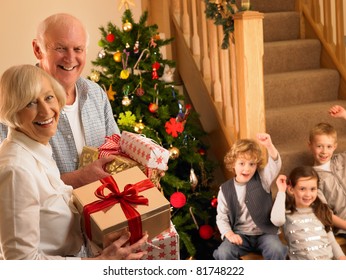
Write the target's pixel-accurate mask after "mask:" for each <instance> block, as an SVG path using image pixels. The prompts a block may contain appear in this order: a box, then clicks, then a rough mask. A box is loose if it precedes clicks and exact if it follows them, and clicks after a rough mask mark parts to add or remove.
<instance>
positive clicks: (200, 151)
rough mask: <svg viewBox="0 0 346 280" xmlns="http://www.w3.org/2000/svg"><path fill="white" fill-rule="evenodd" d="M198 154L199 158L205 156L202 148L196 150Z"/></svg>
mask: <svg viewBox="0 0 346 280" xmlns="http://www.w3.org/2000/svg"><path fill="white" fill-rule="evenodd" d="M198 153H199V154H200V155H201V156H205V150H204V149H203V148H199V149H198Z"/></svg>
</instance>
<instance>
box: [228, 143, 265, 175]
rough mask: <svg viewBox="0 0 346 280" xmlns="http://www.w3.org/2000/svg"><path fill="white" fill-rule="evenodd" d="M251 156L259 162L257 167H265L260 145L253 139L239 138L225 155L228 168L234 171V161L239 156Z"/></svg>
mask: <svg viewBox="0 0 346 280" xmlns="http://www.w3.org/2000/svg"><path fill="white" fill-rule="evenodd" d="M242 156H244V157H249V158H251V159H254V160H255V161H256V162H257V168H263V162H264V161H263V158H262V151H261V148H260V146H259V145H258V144H257V142H256V141H254V140H251V139H240V140H237V141H236V142H235V143H234V144H233V146H232V147H231V149H230V150H229V151H228V152H227V154H226V155H225V157H224V163H225V167H226V168H227V170H229V171H231V172H233V171H234V170H233V169H234V168H233V167H234V163H235V162H236V160H237V158H239V157H242Z"/></svg>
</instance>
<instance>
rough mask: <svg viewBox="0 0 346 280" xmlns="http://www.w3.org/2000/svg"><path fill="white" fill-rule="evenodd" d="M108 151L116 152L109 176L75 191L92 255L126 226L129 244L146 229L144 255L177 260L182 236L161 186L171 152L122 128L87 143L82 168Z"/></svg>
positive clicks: (107, 153) (138, 237) (76, 202)
mask: <svg viewBox="0 0 346 280" xmlns="http://www.w3.org/2000/svg"><path fill="white" fill-rule="evenodd" d="M107 155H114V156H115V160H113V161H112V162H110V163H109V164H107V166H105V169H106V171H107V172H108V173H110V176H109V177H107V178H104V179H102V180H100V181H96V182H93V183H91V184H88V185H85V186H83V187H80V188H78V189H75V190H73V202H74V204H75V206H76V208H77V209H78V211H79V212H80V213H81V215H82V221H83V225H82V226H83V230H84V232H85V235H86V236H87V238H88V241H89V244H90V248H91V251H92V253H94V254H97V253H98V252H99V251H100V250H102V248H104V246H106V245H107V240H109V239H111V237H112V236H115V235H116V234H117V233H120V232H121V231H123V230H124V229H128V230H129V231H130V232H131V238H130V243H134V242H136V241H137V240H139V239H140V238H141V237H142V236H143V233H144V232H147V233H148V235H149V240H148V242H147V243H146V245H145V247H144V248H143V250H146V251H147V252H148V254H147V255H145V256H144V257H143V259H147V260H178V259H179V235H178V234H177V232H176V230H175V228H174V225H173V224H172V222H171V220H170V218H171V216H170V208H171V207H170V203H169V201H168V200H167V199H166V198H165V197H164V195H163V192H162V190H161V188H160V178H161V177H162V176H163V175H164V172H165V170H167V168H168V166H167V163H168V159H169V151H168V150H166V149H164V148H162V147H161V146H160V145H158V144H156V143H155V142H153V141H152V140H151V139H148V138H146V137H145V136H142V135H140V134H136V133H131V132H127V131H123V132H122V134H121V135H112V136H110V137H106V139H105V143H104V144H103V145H101V146H100V147H84V149H83V152H82V155H81V159H80V167H83V166H85V165H87V164H88V163H90V162H92V161H94V160H96V159H98V158H100V157H104V156H107ZM107 237H108V238H107Z"/></svg>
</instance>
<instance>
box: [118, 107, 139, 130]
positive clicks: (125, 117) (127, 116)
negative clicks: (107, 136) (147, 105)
mask: <svg viewBox="0 0 346 280" xmlns="http://www.w3.org/2000/svg"><path fill="white" fill-rule="evenodd" d="M135 122H136V116H135V115H134V114H132V112H131V111H125V113H120V114H119V118H118V120H117V123H118V124H119V125H122V126H133V125H134V123H135Z"/></svg>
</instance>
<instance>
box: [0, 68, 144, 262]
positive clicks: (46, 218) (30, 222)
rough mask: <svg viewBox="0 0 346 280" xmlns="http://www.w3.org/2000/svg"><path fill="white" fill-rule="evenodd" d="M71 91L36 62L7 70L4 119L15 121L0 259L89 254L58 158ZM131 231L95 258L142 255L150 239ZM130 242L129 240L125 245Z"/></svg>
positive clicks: (1, 188) (0, 170)
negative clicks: (55, 151)
mask: <svg viewBox="0 0 346 280" xmlns="http://www.w3.org/2000/svg"><path fill="white" fill-rule="evenodd" d="M65 96H66V94H65V91H64V89H63V88H62V86H61V85H60V84H59V83H58V82H57V81H56V80H54V79H53V78H52V77H51V76H50V75H49V74H47V73H46V72H45V71H43V70H42V69H40V68H39V67H36V66H32V65H18V66H13V67H11V68H9V69H8V70H6V71H5V72H4V73H3V75H2V77H1V81H0V122H2V123H4V124H5V125H7V126H8V127H9V134H8V137H7V138H6V139H5V140H4V141H3V142H2V144H1V146H0V259H31V260H34V259H35V260H36V259H39V260H42V259H68V258H70V257H74V258H82V259H87V254H86V252H85V249H84V244H83V238H82V232H81V229H80V219H79V215H78V214H77V212H75V211H73V207H72V206H71V203H70V199H71V194H72V187H71V186H68V185H65V184H64V183H63V181H61V179H60V173H59V170H58V168H57V166H56V163H55V161H54V160H53V158H52V149H51V146H50V144H49V139H50V138H51V137H52V136H53V135H54V134H55V132H56V129H57V123H58V120H59V115H60V111H61V109H62V107H63V106H64V105H65V98H66V97H65ZM128 238H129V233H125V234H123V235H122V236H121V237H120V238H118V239H117V240H115V241H114V242H112V243H111V244H110V245H109V246H108V247H107V248H106V249H104V251H103V252H102V253H101V255H99V256H97V257H95V259H138V258H141V257H142V256H143V254H144V253H145V252H137V251H138V249H140V247H141V245H142V244H143V243H144V242H145V241H146V238H147V236H146V235H145V236H144V237H143V238H142V239H141V240H140V241H139V242H138V243H135V244H133V245H131V246H129V245H124V244H126V242H127V240H128ZM123 245H124V246H123Z"/></svg>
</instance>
